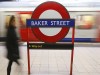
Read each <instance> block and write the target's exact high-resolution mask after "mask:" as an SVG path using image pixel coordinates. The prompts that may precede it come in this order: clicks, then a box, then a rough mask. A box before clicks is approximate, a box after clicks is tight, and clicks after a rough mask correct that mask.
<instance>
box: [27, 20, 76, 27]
mask: <svg viewBox="0 0 100 75" xmlns="http://www.w3.org/2000/svg"><path fill="white" fill-rule="evenodd" d="M26 24H27V26H28V27H74V26H75V19H27V21H26Z"/></svg>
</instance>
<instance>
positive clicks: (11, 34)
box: [6, 26, 20, 60]
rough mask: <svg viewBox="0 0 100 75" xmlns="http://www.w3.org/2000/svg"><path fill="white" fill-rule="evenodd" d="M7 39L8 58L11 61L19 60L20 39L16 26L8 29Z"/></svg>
mask: <svg viewBox="0 0 100 75" xmlns="http://www.w3.org/2000/svg"><path fill="white" fill-rule="evenodd" d="M7 29H8V30H7V37H6V48H7V58H8V59H9V60H17V59H19V58H20V56H19V47H18V38H17V34H16V31H15V27H14V26H9V27H8V28H7Z"/></svg>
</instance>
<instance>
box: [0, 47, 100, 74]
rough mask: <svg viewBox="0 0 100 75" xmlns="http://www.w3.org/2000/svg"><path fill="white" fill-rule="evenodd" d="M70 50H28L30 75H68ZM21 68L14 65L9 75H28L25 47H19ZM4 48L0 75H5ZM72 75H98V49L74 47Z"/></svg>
mask: <svg viewBox="0 0 100 75" xmlns="http://www.w3.org/2000/svg"><path fill="white" fill-rule="evenodd" d="M70 53H71V51H70V50H30V57H31V74H30V75H69V71H70V69H69V68H70ZM20 54H21V57H22V59H21V60H20V62H21V68H22V69H21V68H20V67H18V66H17V65H16V64H15V63H13V66H12V72H11V75H28V70H27V47H26V46H21V47H20ZM5 56H6V49H5V46H0V75H7V74H6V68H7V63H8V60H7V59H6V58H5ZM73 75H100V47H75V52H74V66H73Z"/></svg>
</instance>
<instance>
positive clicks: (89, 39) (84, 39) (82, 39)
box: [60, 38, 96, 42]
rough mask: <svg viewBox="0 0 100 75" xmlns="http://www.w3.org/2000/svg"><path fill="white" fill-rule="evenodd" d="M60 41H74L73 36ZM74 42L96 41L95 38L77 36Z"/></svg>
mask: <svg viewBox="0 0 100 75" xmlns="http://www.w3.org/2000/svg"><path fill="white" fill-rule="evenodd" d="M60 42H72V38H64V39H62V40H60ZM74 42H96V41H95V38H75V39H74Z"/></svg>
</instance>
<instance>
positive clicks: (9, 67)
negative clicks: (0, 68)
mask: <svg viewBox="0 0 100 75" xmlns="http://www.w3.org/2000/svg"><path fill="white" fill-rule="evenodd" d="M12 63H13V61H12V60H10V61H9V63H8V67H7V75H10V73H11V66H12Z"/></svg>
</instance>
